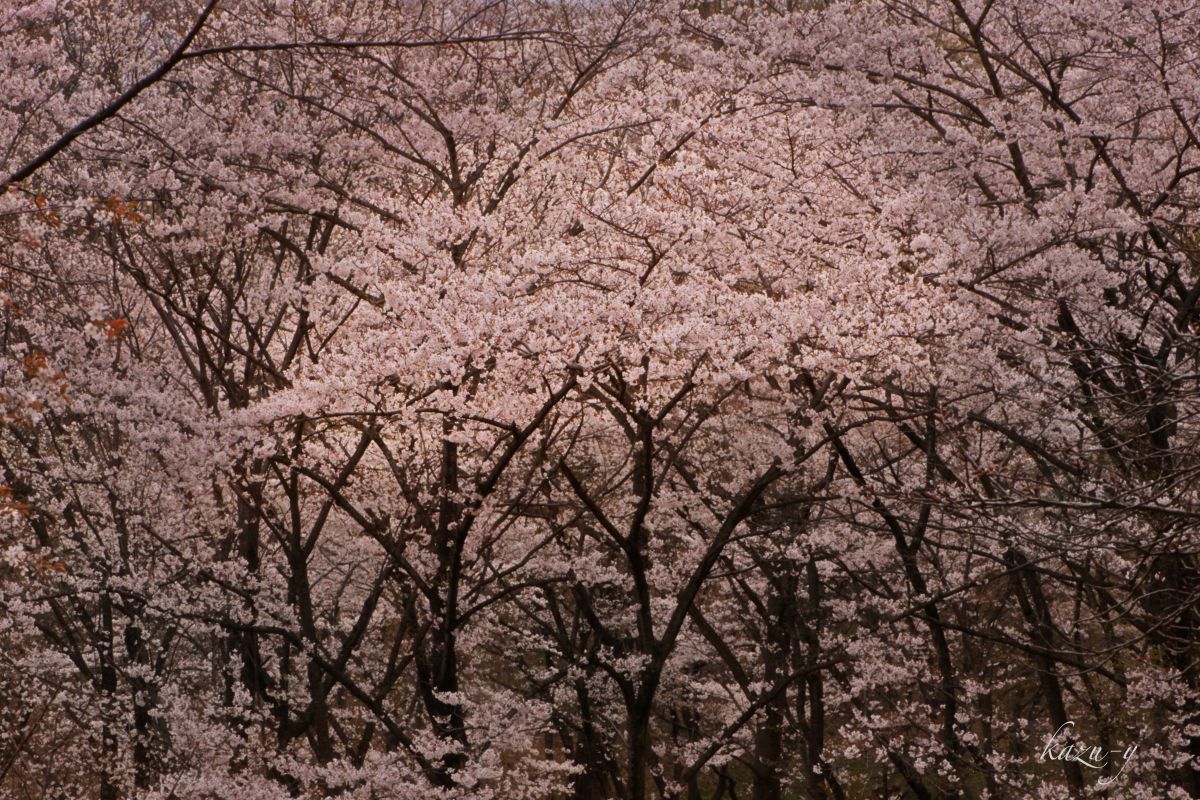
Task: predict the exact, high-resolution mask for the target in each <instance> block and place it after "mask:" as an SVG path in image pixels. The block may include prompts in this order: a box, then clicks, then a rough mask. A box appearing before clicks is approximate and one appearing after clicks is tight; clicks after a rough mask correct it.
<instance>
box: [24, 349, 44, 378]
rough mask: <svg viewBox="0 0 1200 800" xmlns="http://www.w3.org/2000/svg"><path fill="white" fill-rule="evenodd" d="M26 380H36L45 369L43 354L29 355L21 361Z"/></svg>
mask: <svg viewBox="0 0 1200 800" xmlns="http://www.w3.org/2000/svg"><path fill="white" fill-rule="evenodd" d="M22 367H23V368H24V370H25V377H26V378H36V377H37V376H38V375H39V374H40V373H41V371H42V370H44V369H45V368H46V354H45V353H30V354H28V355H27V356H25V358H24V360H23V361H22Z"/></svg>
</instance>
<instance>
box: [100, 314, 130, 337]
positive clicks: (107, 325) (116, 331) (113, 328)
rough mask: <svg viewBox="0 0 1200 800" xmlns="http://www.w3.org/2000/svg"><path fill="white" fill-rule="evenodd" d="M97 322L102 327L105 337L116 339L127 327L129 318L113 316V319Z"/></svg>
mask: <svg viewBox="0 0 1200 800" xmlns="http://www.w3.org/2000/svg"><path fill="white" fill-rule="evenodd" d="M97 324H98V325H99V326H100V327H101V329H103V331H104V335H105V336H106V337H108V338H109V339H116V338H117V337H118V336H120V335H121V334H122V333H123V332H124V331H125V329H126V328H127V327H129V320H128V319H125V318H124V317H114V318H113V319H104V320H100V322H98V323H97Z"/></svg>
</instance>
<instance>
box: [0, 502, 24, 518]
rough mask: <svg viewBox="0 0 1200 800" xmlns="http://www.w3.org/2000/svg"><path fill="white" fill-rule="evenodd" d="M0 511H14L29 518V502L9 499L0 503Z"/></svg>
mask: <svg viewBox="0 0 1200 800" xmlns="http://www.w3.org/2000/svg"><path fill="white" fill-rule="evenodd" d="M0 511H15V512H16V513H17V514H18V515H20V516H21V517H24V518H26V519H28V518H29V503H22V502H20V501H19V500H9V501H7V502H4V503H0Z"/></svg>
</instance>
